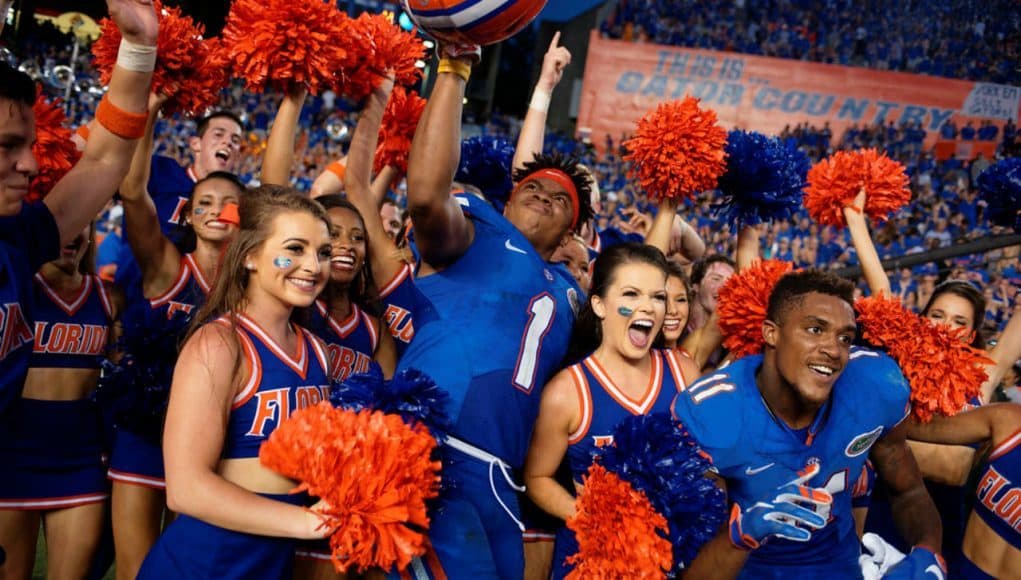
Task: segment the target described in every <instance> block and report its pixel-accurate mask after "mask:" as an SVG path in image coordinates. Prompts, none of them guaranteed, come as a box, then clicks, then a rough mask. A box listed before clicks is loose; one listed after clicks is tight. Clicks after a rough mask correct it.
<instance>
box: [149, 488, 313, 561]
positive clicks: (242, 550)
mask: <svg viewBox="0 0 1021 580" xmlns="http://www.w3.org/2000/svg"><path fill="white" fill-rule="evenodd" d="M259 495H261V496H263V497H266V498H269V499H273V500H276V501H282V502H285V503H289V504H291V505H303V504H304V503H305V501H306V499H307V496H306V495H304V494H295V495H291V494H284V495H274V494H265V493H260V494H259ZM296 544H297V540H295V539H293V538H275V537H270V536H256V535H253V534H246V533H243V532H235V531H232V530H226V529H224V528H221V527H218V526H214V525H212V524H208V523H206V522H203V521H202V520H198V519H195V518H193V517H191V516H188V515H183V514H182V515H180V516H178V517H177V519H175V520H174V521H173V523H171V524H170V526H168V527H167V529H166V530H165V531H164V532H163V535H162V536H160V537H159V539H158V540H156V545H154V546H153V547H152V550H150V551H149V555H148V556H146V557H145V561H144V562H143V563H142V569H141V570H140V571H139V572H138V578H139V579H140V580H146V579H152V578H194V579H196V580H197V579H199V578H203V579H204V578H216V579H217V580H226V579H232V578H236V579H238V580H241V579H247V578H265V579H267V580H272V579H276V578H290V577H291V574H292V569H293V568H294V547H295V545H296Z"/></svg>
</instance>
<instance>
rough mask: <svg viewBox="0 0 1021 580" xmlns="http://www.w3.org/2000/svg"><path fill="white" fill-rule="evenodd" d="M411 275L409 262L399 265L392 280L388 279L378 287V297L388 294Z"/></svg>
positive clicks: (384, 296)
mask: <svg viewBox="0 0 1021 580" xmlns="http://www.w3.org/2000/svg"><path fill="white" fill-rule="evenodd" d="M408 276H411V264H408V263H405V264H404V265H403V266H401V269H400V271H399V272H397V274H395V275H394V277H393V280H390V281H389V282H387V283H386V284H384V285H383V286H382V287H380V289H379V298H380V299H383V298H386V297H387V296H389V295H390V293H391V292H393V291H394V290H396V289H397V287H398V286H400V285H401V284H403V283H404V281H405V280H407V279H408Z"/></svg>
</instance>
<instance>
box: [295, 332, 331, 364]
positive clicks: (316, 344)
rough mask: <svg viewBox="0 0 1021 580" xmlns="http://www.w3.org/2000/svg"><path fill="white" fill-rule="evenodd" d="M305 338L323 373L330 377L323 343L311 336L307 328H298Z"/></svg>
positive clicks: (327, 357)
mask: <svg viewBox="0 0 1021 580" xmlns="http://www.w3.org/2000/svg"><path fill="white" fill-rule="evenodd" d="M298 328H300V329H301V331H302V332H303V333H305V338H306V339H308V341H309V342H310V343H311V344H312V350H313V351H315V353H316V358H317V359H319V364H320V365H321V366H322V367H323V372H324V373H326V376H330V370H331V369H330V357H329V356H328V355H327V354H326V347H325V346H323V341H322V340H320V339H319V337H317V336H316V335H314V334H312V332H311V331H310V330H308V329H307V328H304V327H301V326H299V327H298Z"/></svg>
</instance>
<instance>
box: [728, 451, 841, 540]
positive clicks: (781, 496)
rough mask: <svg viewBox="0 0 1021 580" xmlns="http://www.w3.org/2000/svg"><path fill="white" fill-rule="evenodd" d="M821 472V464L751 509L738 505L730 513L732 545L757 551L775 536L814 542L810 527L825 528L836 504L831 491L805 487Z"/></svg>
mask: <svg viewBox="0 0 1021 580" xmlns="http://www.w3.org/2000/svg"><path fill="white" fill-rule="evenodd" d="M819 470H820V467H819V465H818V464H817V465H810V466H809V467H807V468H805V469H804V470H803V471H801V472H799V474H798V478H797V479H795V480H793V481H791V482H790V483H787V484H785V485H782V486H780V488H779V489H778V493H777V495H776V497H774V498H772V499H771V500H769V501H764V502H763V501H760V502H756V503H755V504H754V505H752V506H751V507H750V508H748V509H747V510H742V509H741V506H739V505H737V504H736V503H735V504H734V506H733V508H731V510H730V542H731V543H732V544H734V546H736V547H738V548H741V549H742V550H754V549H757V548H758V547H759V546H760V545H761V544H762V543H763V542H765V541H766V540H767V539H769V538H771V537H778V538H784V539H786V540H793V541H795V542H807V541H808V540H810V539H812V532H811V531H809V529H807V528H811V529H812V530H818V529H820V528H822V527H823V526H825V525H826V520H827V518H828V516H829V508H830V506H831V505H832V503H833V496H831V495H830V494H829V492H827V491H825V490H823V489H815V488H811V487H808V486H806V485H804V484H805V483H806V482H807V481H808V480H810V479H812V478H813V477H815V476H816V474H818V473H819ZM803 506H808V507H803ZM809 508H811V509H809ZM799 525H800V526H799Z"/></svg>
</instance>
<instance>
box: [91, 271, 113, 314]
mask: <svg viewBox="0 0 1021 580" xmlns="http://www.w3.org/2000/svg"><path fill="white" fill-rule="evenodd" d="M94 278H95V279H96V291H97V293H98V294H99V301H100V302H102V303H103V310H105V311H106V317H107V318H109V319H111V320H113V302H111V301H110V293H109V290H107V288H106V284H104V283H103V279H102V278H100V277H99V276H94Z"/></svg>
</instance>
